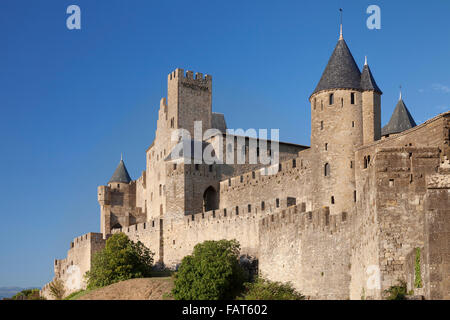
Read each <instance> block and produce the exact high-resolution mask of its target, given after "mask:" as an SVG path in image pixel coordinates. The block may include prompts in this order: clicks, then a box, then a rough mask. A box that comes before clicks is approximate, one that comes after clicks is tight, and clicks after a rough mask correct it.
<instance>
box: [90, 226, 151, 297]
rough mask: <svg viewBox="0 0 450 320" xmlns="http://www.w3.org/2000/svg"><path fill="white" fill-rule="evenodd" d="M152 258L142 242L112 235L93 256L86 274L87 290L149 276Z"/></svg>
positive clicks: (121, 235)
mask: <svg viewBox="0 0 450 320" xmlns="http://www.w3.org/2000/svg"><path fill="white" fill-rule="evenodd" d="M153 256H154V253H153V252H151V251H150V249H148V248H147V247H145V246H144V244H143V243H142V242H140V241H138V242H133V241H131V240H130V239H129V238H128V236H127V235H126V234H124V233H116V234H114V235H112V236H111V237H110V238H109V239H108V240H107V241H106V245H105V248H104V249H103V250H101V251H99V252H97V253H96V254H95V255H94V257H93V259H92V265H91V270H90V271H88V272H86V275H85V277H86V279H87V284H88V285H87V286H88V289H94V288H100V287H104V286H107V285H110V284H112V283H115V282H118V281H123V280H128V279H132V278H143V277H148V276H150V273H151V270H152V265H153Z"/></svg>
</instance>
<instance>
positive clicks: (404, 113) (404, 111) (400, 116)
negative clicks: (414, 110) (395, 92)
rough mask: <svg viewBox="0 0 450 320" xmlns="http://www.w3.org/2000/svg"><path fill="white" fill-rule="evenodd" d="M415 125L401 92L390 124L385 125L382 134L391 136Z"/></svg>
mask: <svg viewBox="0 0 450 320" xmlns="http://www.w3.org/2000/svg"><path fill="white" fill-rule="evenodd" d="M415 126H416V122H415V121H414V119H413V117H412V115H411V113H410V112H409V110H408V108H407V107H406V105H405V102H404V101H403V98H402V93H401V92H400V97H399V98H398V102H397V105H396V106H395V109H394V112H393V113H392V116H391V119H390V120H389V122H388V124H387V125H385V126H384V127H383V129H382V133H381V134H382V135H383V136H389V135H392V134H397V133H400V132H402V131H405V130H408V129H411V128H413V127H415Z"/></svg>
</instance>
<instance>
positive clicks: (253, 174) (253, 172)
mask: <svg viewBox="0 0 450 320" xmlns="http://www.w3.org/2000/svg"><path fill="white" fill-rule="evenodd" d="M255 176H256V174H255V171H252V179H255Z"/></svg>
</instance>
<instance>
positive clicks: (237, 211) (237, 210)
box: [236, 206, 239, 216]
mask: <svg viewBox="0 0 450 320" xmlns="http://www.w3.org/2000/svg"><path fill="white" fill-rule="evenodd" d="M236 215H237V216H238V215H239V207H238V206H236Z"/></svg>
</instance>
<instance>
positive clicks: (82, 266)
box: [41, 232, 106, 300]
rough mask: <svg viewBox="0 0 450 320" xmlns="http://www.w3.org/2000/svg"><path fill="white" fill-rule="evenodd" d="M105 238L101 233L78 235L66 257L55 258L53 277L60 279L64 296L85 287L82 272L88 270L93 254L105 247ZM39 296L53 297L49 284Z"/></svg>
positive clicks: (50, 298) (49, 298)
mask: <svg viewBox="0 0 450 320" xmlns="http://www.w3.org/2000/svg"><path fill="white" fill-rule="evenodd" d="M105 243H106V240H104V239H103V234H101V233H92V232H90V233H88V234H85V235H82V236H79V237H77V238H75V239H74V240H73V242H71V244H70V249H69V251H68V252H67V257H66V258H65V259H61V260H55V264H54V270H55V277H54V278H53V280H56V279H58V280H61V281H62V282H63V283H64V287H65V296H67V295H69V294H71V293H72V292H75V291H78V290H80V289H85V288H86V281H85V279H84V277H83V276H84V274H85V273H86V272H87V271H89V270H90V268H91V261H92V257H93V255H94V254H95V253H96V252H98V251H100V250H101V249H103V248H104V247H105ZM41 296H43V297H45V298H46V299H48V300H52V299H54V297H53V296H52V295H51V294H50V288H49V284H46V285H45V286H44V287H43V288H42V290H41Z"/></svg>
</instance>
